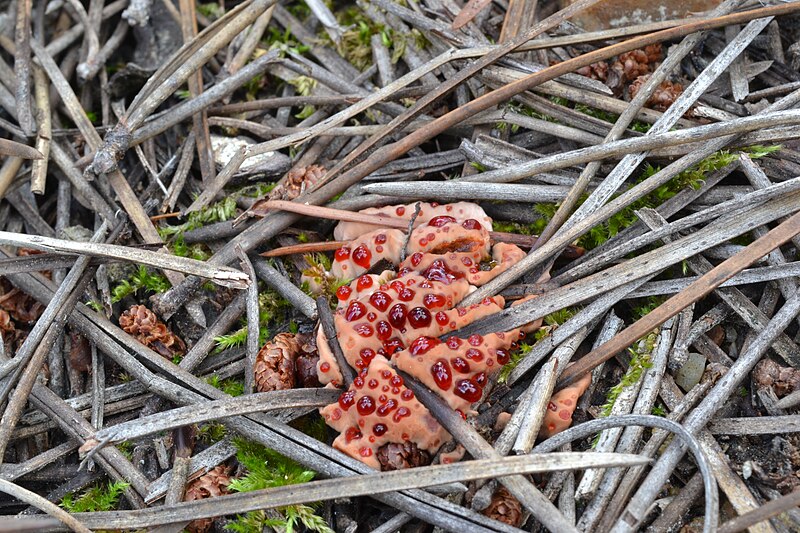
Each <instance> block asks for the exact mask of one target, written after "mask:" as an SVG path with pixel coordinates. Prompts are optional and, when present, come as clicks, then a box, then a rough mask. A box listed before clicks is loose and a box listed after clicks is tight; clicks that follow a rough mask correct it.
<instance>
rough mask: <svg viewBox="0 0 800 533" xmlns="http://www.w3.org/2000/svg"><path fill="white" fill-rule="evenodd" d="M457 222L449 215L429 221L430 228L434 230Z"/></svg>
mask: <svg viewBox="0 0 800 533" xmlns="http://www.w3.org/2000/svg"><path fill="white" fill-rule="evenodd" d="M455 221H456V219H454V218H453V217H449V216H447V215H442V216H438V217H433V218H432V219H430V220H429V221H428V225H429V226H433V227H434V228H441V227H442V226H444V225H446V224H450V223H452V222H455Z"/></svg>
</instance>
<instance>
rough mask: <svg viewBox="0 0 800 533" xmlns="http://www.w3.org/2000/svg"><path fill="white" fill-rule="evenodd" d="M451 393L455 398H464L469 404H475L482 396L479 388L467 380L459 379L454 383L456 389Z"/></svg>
mask: <svg viewBox="0 0 800 533" xmlns="http://www.w3.org/2000/svg"><path fill="white" fill-rule="evenodd" d="M453 392H454V393H455V395H456V396H458V397H460V398H464V399H465V400H467V401H468V402H469V403H475V402H477V401H478V400H480V399H481V396H483V391H482V390H481V388H480V387H478V385H476V384H475V383H473V382H472V381H470V380H468V379H459V380H458V381H456V387H455V390H454V391H453Z"/></svg>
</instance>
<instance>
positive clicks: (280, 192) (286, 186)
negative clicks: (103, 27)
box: [269, 165, 326, 200]
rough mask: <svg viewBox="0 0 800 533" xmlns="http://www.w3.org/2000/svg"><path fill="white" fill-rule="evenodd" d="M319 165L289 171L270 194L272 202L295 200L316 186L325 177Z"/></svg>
mask: <svg viewBox="0 0 800 533" xmlns="http://www.w3.org/2000/svg"><path fill="white" fill-rule="evenodd" d="M325 172H326V170H325V168H323V167H321V166H319V165H310V166H307V167H300V168H295V169H292V170H290V171H289V173H288V174H287V175H286V178H285V179H284V181H282V182H281V183H279V184H278V186H277V187H275V188H274V189H272V191H271V192H270V193H269V199H270V200H294V199H295V198H297V197H298V196H300V195H301V194H303V193H304V192H305V191H306V190H308V189H310V188H311V187H313V186H314V184H316V183H317V182H318V181H319V180H320V179H321V178H322V176H324V175H325Z"/></svg>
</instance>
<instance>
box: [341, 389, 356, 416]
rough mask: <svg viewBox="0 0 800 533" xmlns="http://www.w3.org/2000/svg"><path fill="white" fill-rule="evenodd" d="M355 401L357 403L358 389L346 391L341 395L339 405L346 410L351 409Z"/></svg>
mask: <svg viewBox="0 0 800 533" xmlns="http://www.w3.org/2000/svg"><path fill="white" fill-rule="evenodd" d="M354 403H356V391H352V390H349V391H345V392H343V393H342V394H341V395H340V396H339V405H340V406H341V408H342V409H344V410H345V411H347V410H348V409H350V407H352V406H353V404H354Z"/></svg>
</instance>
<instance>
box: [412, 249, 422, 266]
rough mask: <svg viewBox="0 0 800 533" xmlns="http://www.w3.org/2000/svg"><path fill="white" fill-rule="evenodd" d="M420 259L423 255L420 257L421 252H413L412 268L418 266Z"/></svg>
mask: <svg viewBox="0 0 800 533" xmlns="http://www.w3.org/2000/svg"><path fill="white" fill-rule="evenodd" d="M422 257H423V255H422V252H414V253H413V254H412V255H411V264H412V265H413V266H417V265H419V264H420V262H421V261H422Z"/></svg>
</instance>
